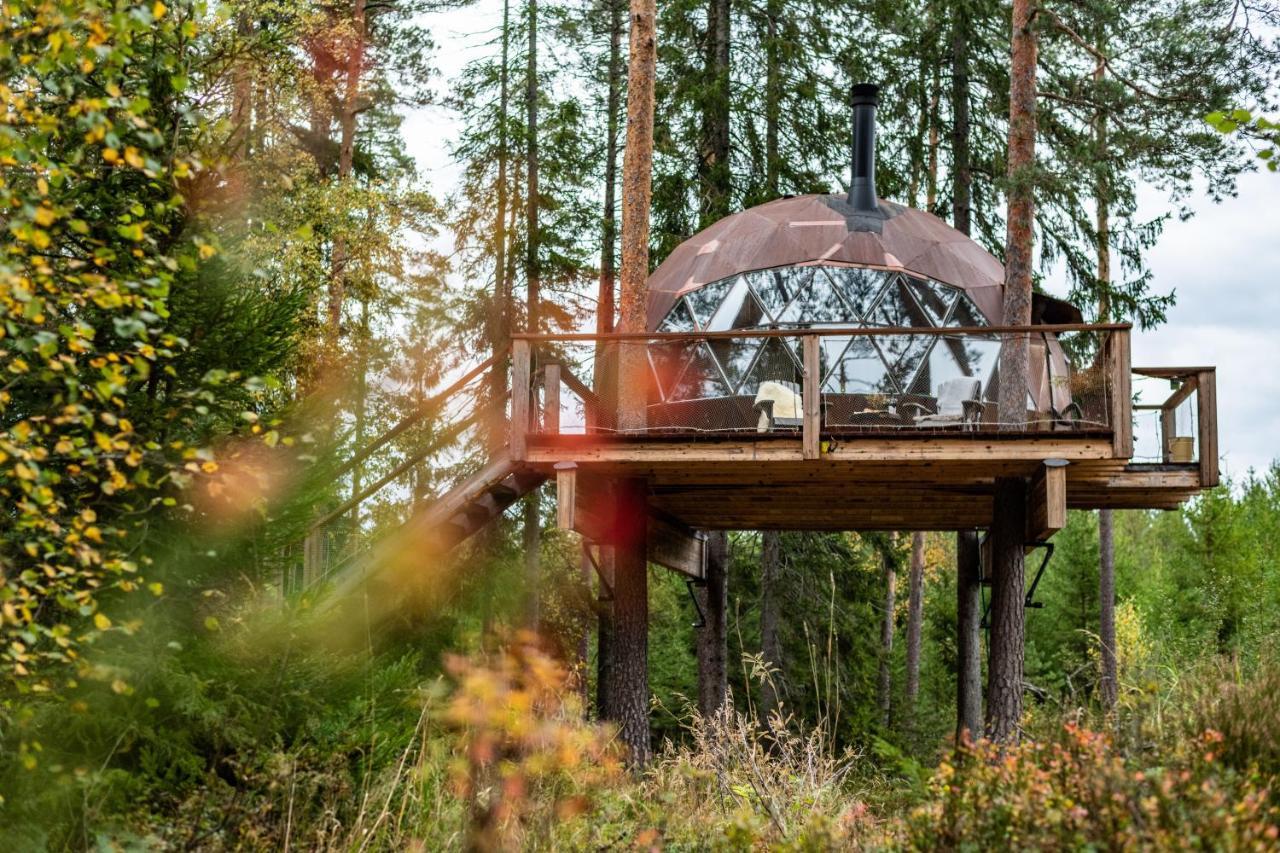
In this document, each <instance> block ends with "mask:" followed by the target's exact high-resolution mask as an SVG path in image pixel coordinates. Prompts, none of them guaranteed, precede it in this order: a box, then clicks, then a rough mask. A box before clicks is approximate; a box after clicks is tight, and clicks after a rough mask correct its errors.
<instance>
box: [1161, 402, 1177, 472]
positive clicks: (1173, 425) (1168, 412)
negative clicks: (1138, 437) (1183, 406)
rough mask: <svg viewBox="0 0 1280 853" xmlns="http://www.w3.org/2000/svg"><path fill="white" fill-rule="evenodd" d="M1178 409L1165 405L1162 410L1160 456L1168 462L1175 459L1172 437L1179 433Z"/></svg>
mask: <svg viewBox="0 0 1280 853" xmlns="http://www.w3.org/2000/svg"><path fill="white" fill-rule="evenodd" d="M1176 414H1177V410H1176V409H1174V408H1172V407H1170V406H1165V407H1164V408H1163V409H1161V410H1160V444H1161V448H1160V458H1161V460H1162V461H1164V462H1165V463H1166V464H1168V463H1169V462H1172V461H1173V444H1172V443H1171V442H1170V439H1172V438H1173V437H1174V435H1176V434H1177V430H1178V426H1177V417H1176Z"/></svg>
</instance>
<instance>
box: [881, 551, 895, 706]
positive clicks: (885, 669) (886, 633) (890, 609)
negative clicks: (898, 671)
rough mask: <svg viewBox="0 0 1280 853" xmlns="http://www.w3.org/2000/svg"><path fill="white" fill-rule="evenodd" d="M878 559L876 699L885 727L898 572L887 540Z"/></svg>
mask: <svg viewBox="0 0 1280 853" xmlns="http://www.w3.org/2000/svg"><path fill="white" fill-rule="evenodd" d="M880 560H881V562H882V563H883V565H884V616H883V618H882V620H881V622H880V677H879V680H878V682H877V689H876V700H877V704H878V705H879V706H880V725H882V726H883V727H884V728H886V729H887V728H888V727H889V722H890V716H889V712H890V710H891V702H892V694H893V670H892V666H893V614H894V610H895V609H896V605H897V598H898V572H897V568H896V567H895V566H894V558H893V549H892V546H891V545H890V544H889V543H887V542H886V543H885V546H884V548H883V550H882V551H881V553H880Z"/></svg>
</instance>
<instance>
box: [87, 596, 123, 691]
mask: <svg viewBox="0 0 1280 853" xmlns="http://www.w3.org/2000/svg"><path fill="white" fill-rule="evenodd" d="M93 625H94V627H95V628H97V629H98V630H99V631H105V630H107V629H108V628H110V627H111V620H110V619H108V618H107V614H105V613H95V614H93ZM117 692H119V691H117Z"/></svg>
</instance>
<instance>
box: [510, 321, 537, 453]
mask: <svg viewBox="0 0 1280 853" xmlns="http://www.w3.org/2000/svg"><path fill="white" fill-rule="evenodd" d="M532 367H533V366H532V355H531V352H530V349H529V342H528V341H526V340H523V339H519V338H517V339H516V340H514V341H512V342H511V439H510V447H511V458H512V459H513V460H514V461H516V462H522V461H524V458H525V455H526V451H527V449H528V440H529V396H530V393H529V392H530V387H529V379H530V371H531V370H532Z"/></svg>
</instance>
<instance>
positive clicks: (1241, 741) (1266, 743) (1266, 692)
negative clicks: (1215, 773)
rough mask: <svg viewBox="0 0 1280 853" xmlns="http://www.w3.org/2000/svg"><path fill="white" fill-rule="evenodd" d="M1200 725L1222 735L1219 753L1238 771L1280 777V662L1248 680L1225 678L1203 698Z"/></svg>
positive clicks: (1276, 778) (1265, 667)
mask: <svg viewBox="0 0 1280 853" xmlns="http://www.w3.org/2000/svg"><path fill="white" fill-rule="evenodd" d="M1196 722H1197V724H1198V727H1199V728H1200V729H1202V730H1204V729H1209V730H1213V731H1217V732H1220V733H1221V734H1222V742H1221V743H1220V744H1219V745H1218V749H1217V752H1218V754H1219V756H1220V757H1221V759H1222V760H1223V761H1224V762H1226V763H1227V764H1229V765H1231V766H1232V767H1234V768H1236V769H1237V770H1241V771H1248V770H1256V771H1258V772H1259V773H1261V774H1262V775H1263V776H1264V777H1267V778H1269V779H1271V780H1272V781H1275V780H1280V665H1276V664H1274V663H1267V664H1264V665H1263V666H1262V667H1261V668H1260V669H1259V670H1258V672H1256V673H1255V674H1254V675H1253V677H1252V678H1249V679H1247V680H1243V681H1241V680H1238V679H1235V680H1224V681H1223V682H1221V683H1220V685H1219V687H1218V689H1217V690H1216V691H1213V692H1211V693H1208V694H1207V695H1206V696H1205V697H1204V698H1203V699H1202V700H1201V706H1200V709H1199V714H1198V715H1197V717H1196Z"/></svg>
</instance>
